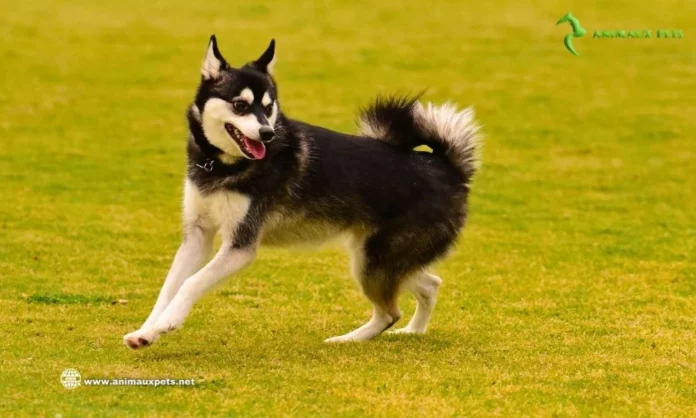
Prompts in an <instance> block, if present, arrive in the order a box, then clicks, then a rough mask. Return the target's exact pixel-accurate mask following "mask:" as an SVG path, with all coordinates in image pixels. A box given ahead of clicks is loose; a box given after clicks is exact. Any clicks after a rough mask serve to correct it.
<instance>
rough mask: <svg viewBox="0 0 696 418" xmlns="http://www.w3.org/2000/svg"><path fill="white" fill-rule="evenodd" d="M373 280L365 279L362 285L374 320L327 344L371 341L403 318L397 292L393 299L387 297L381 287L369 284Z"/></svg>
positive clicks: (328, 340) (329, 340)
mask: <svg viewBox="0 0 696 418" xmlns="http://www.w3.org/2000/svg"><path fill="white" fill-rule="evenodd" d="M371 279H372V278H370V277H365V278H363V281H361V285H362V287H363V292H364V293H365V296H367V297H368V299H370V302H372V305H373V311H372V318H370V320H369V321H368V322H367V323H366V324H364V325H362V326H361V327H359V328H357V329H355V330H353V331H351V332H349V333H348V334H345V335H339V336H337V337H332V338H329V339H327V340H325V342H327V343H335V342H348V341H367V340H371V339H373V338H374V337H376V336H378V335H379V334H381V333H382V332H384V331H385V330H387V329H389V327H391V326H392V325H394V323H396V321H398V320H399V319H400V318H401V311H399V307H398V306H397V304H396V292H394V294H393V296H391V297H385V295H384V294H380V293H382V289H379V286H376V287H375V286H374V285H373V284H370V283H367V282H368V281H370V280H371ZM389 293H392V292H389Z"/></svg>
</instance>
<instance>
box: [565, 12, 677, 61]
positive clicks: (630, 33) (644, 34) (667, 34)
mask: <svg viewBox="0 0 696 418" xmlns="http://www.w3.org/2000/svg"><path fill="white" fill-rule="evenodd" d="M566 22H568V23H569V24H570V27H571V29H572V30H573V31H572V32H571V33H569V34H567V35H566V36H565V37H564V38H563V44H564V45H565V47H566V48H567V49H568V51H570V53H571V54H573V55H576V56H578V55H580V54H579V53H578V52H577V51H576V50H575V48H574V47H573V38H581V37H583V36H585V34H586V33H587V30H586V29H585V28H583V27H582V25H580V21H579V20H578V18H576V17H575V16H573V14H572V13H570V12H568V13H566V14H565V15H563V16H562V17H561V18H560V19H558V22H556V25H560V24H561V23H566ZM654 32H655V33H656V34H657V38H661V39H681V38H683V37H684V31H683V30H682V29H657V30H655V31H654ZM652 34H653V30H652V29H632V30H601V29H594V31H593V35H592V38H593V39H606V38H610V39H621V38H633V39H647V38H652V37H653V36H652Z"/></svg>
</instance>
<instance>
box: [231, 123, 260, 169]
mask: <svg viewBox="0 0 696 418" xmlns="http://www.w3.org/2000/svg"><path fill="white" fill-rule="evenodd" d="M225 130H226V131H227V133H228V134H230V136H231V137H232V139H234V141H235V142H236V143H237V145H239V149H241V150H242V152H243V153H244V155H246V156H247V157H249V158H251V159H252V160H260V159H262V158H263V157H265V156H266V146H265V145H264V144H263V143H262V142H259V141H254V140H253V139H251V138H247V137H246V136H244V134H243V133H242V132H241V131H240V130H239V129H237V128H236V127H235V126H234V125H232V124H231V123H226V124H225Z"/></svg>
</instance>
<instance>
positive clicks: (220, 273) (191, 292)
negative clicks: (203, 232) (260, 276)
mask: <svg viewBox="0 0 696 418" xmlns="http://www.w3.org/2000/svg"><path fill="white" fill-rule="evenodd" d="M254 255H255V247H251V246H249V247H244V248H238V247H236V246H234V245H231V244H229V243H224V244H223V245H222V247H221V248H220V250H219V251H218V253H217V254H216V255H215V257H213V259H212V260H211V261H210V262H209V263H208V264H207V265H206V266H205V267H203V268H202V269H201V270H199V271H198V272H197V273H196V274H194V275H193V276H191V277H189V278H188V279H187V280H186V281H185V282H184V283H183V284H182V285H181V287H180V288H179V291H178V292H176V295H175V296H174V298H173V299H172V301H171V302H169V305H167V307H166V308H165V309H164V311H163V312H162V313H161V314H160V315H159V316H158V318H157V320H156V321H155V322H154V324H152V325H148V327H147V328H146V327H143V328H141V329H140V330H139V331H136V333H137V335H133V336H131V338H130V339H127V340H126V345H128V346H129V347H130V348H133V349H137V348H141V347H144V346H148V345H150V344H152V343H153V342H155V341H156V340H157V339H158V338H159V336H160V335H161V334H164V333H167V332H169V331H173V330H175V329H177V328H180V327H181V325H182V324H183V323H184V320H185V319H186V317H187V316H188V314H189V312H191V308H192V307H193V304H194V303H195V302H196V301H197V300H198V299H200V298H201V297H202V296H203V295H204V294H205V293H206V292H207V291H208V290H210V289H211V288H213V287H214V286H215V285H216V284H218V283H220V282H221V281H222V280H223V279H225V278H226V277H228V276H230V275H232V274H234V273H236V272H238V271H239V270H241V269H242V268H244V267H246V266H247V265H248V264H249V263H250V262H251V261H252V260H253V259H254ZM134 334H135V333H134ZM129 335H130V334H129Z"/></svg>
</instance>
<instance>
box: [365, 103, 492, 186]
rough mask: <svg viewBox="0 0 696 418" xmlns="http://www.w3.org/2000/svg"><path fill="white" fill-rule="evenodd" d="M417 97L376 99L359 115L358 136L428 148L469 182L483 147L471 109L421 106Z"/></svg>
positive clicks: (451, 106)
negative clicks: (446, 161) (444, 159)
mask: <svg viewBox="0 0 696 418" xmlns="http://www.w3.org/2000/svg"><path fill="white" fill-rule="evenodd" d="M418 98H419V97H418V96H416V97H405V96H391V97H381V98H377V99H376V100H375V101H374V102H373V103H372V104H371V105H370V106H368V107H367V108H366V109H364V110H363V111H362V113H361V114H360V117H359V119H358V126H359V133H360V135H362V136H366V137H370V138H374V139H377V140H380V141H383V142H386V143H388V144H391V145H393V146H395V147H398V148H401V149H404V150H412V149H413V148H415V147H417V146H419V145H427V146H429V147H430V148H431V149H432V150H433V153H434V154H442V155H444V156H445V157H447V159H448V160H449V162H450V163H451V164H452V165H454V167H456V168H457V169H458V170H459V172H460V173H461V175H462V177H463V179H464V182H466V183H468V182H469V181H470V179H471V178H472V177H473V175H474V173H475V172H476V170H477V169H478V167H479V165H480V151H481V146H482V145H483V144H482V140H481V135H480V134H479V129H480V128H479V125H478V124H477V123H476V122H475V121H474V110H473V108H471V107H469V108H466V109H464V110H458V109H457V107H456V106H455V105H454V104H452V103H445V104H443V105H439V106H436V105H433V104H432V103H427V104H426V105H422V104H421V103H420V102H419V101H418Z"/></svg>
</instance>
